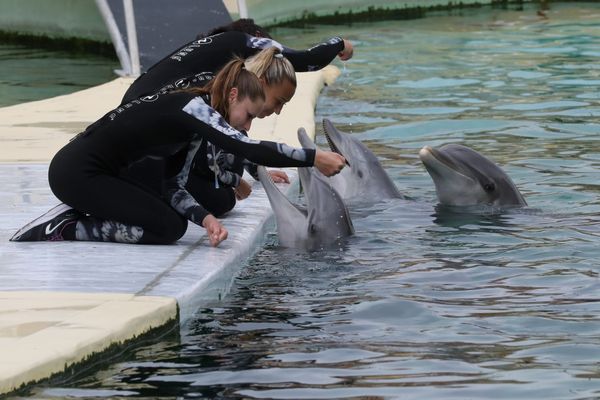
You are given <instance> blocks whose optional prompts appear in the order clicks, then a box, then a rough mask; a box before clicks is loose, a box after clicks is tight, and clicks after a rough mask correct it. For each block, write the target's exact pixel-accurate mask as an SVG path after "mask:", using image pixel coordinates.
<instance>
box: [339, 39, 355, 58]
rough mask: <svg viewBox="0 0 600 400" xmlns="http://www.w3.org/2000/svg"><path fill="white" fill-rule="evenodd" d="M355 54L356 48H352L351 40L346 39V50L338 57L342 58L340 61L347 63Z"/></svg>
mask: <svg viewBox="0 0 600 400" xmlns="http://www.w3.org/2000/svg"><path fill="white" fill-rule="evenodd" d="M353 54H354V47H353V46H352V43H350V41H349V40H346V39H344V50H342V51H340V52H339V53H338V57H339V58H340V60H342V61H346V60H349V59H351V58H352V55H353Z"/></svg>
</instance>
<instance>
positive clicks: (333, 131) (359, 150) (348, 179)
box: [323, 118, 405, 201]
mask: <svg viewBox="0 0 600 400" xmlns="http://www.w3.org/2000/svg"><path fill="white" fill-rule="evenodd" d="M323 130H324V131H325V138H326V139H327V142H328V143H329V147H330V148H331V150H332V151H335V152H337V153H340V154H341V155H343V156H344V157H345V158H346V160H347V164H348V165H347V167H345V168H344V169H343V170H342V171H341V172H340V173H339V174H337V175H334V176H332V177H330V178H329V179H330V182H331V185H332V186H334V187H335V188H336V190H337V191H338V192H339V193H340V194H341V196H342V198H344V199H345V200H358V201H360V200H367V201H374V200H383V199H390V198H405V196H403V195H402V194H401V193H400V191H399V190H398V188H397V187H396V185H394V182H393V181H392V179H391V178H390V177H389V176H388V174H387V173H386V172H385V170H384V169H383V166H382V165H381V163H380V162H379V160H378V159H377V156H375V154H373V152H372V151H371V150H369V148H368V147H367V146H365V145H364V144H363V143H362V142H361V141H360V140H358V139H357V138H355V137H353V136H352V135H350V134H348V133H344V132H341V131H339V130H338V129H337V128H336V127H335V126H334V125H333V123H332V122H331V121H330V120H328V119H326V118H324V119H323Z"/></svg>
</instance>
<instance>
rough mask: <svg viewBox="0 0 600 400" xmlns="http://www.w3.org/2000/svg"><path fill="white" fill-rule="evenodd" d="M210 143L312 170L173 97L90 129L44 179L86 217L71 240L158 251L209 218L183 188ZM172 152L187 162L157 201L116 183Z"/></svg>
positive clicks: (305, 160) (133, 106)
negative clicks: (126, 171) (127, 171)
mask: <svg viewBox="0 0 600 400" xmlns="http://www.w3.org/2000/svg"><path fill="white" fill-rule="evenodd" d="M208 140H210V142H212V143H214V144H216V145H217V146H219V147H221V148H223V149H226V151H228V152H231V153H233V154H236V155H239V156H242V157H244V158H247V159H249V160H251V161H253V162H256V163H260V164H264V165H270V166H274V167H278V166H279V167H282V166H309V165H312V164H313V163H314V156H315V152H314V151H313V150H303V149H295V148H292V147H289V146H287V145H284V144H280V143H274V142H268V141H256V140H251V139H249V138H247V137H246V136H245V135H243V134H241V133H240V132H238V131H236V130H234V129H233V128H231V127H230V126H229V125H228V124H227V123H226V122H225V121H224V120H223V119H222V117H221V116H220V115H219V114H218V113H217V112H216V111H214V110H213V109H212V108H210V107H209V106H208V105H207V104H206V101H205V99H203V98H202V97H197V96H196V95H193V94H190V93H185V92H178V93H171V94H163V95H157V96H154V97H153V98H152V99H146V101H141V100H134V101H132V102H130V103H126V104H123V105H122V106H121V107H119V108H117V109H115V110H113V111H111V112H109V113H107V114H106V115H105V116H104V117H102V118H101V119H100V120H98V121H97V122H95V123H94V124H92V125H90V126H89V127H88V128H87V129H86V130H85V131H84V132H82V133H80V134H79V135H77V136H76V137H75V138H74V139H73V140H72V141H71V142H69V143H68V144H67V145H66V146H65V147H63V148H62V149H61V150H60V151H59V152H58V153H57V154H56V155H55V156H54V158H53V159H52V162H51V163H50V168H49V172H48V177H49V182H50V187H51V189H52V191H53V192H54V194H55V195H56V197H58V198H59V199H60V200H61V201H62V202H64V203H65V204H67V205H69V206H71V207H73V208H75V209H76V210H78V211H80V212H82V213H84V214H86V215H85V216H82V218H80V219H79V220H78V223H77V228H76V232H75V234H76V237H75V238H76V239H77V240H95V241H115V242H125V243H159V244H162V243H171V242H174V241H176V240H177V239H179V238H180V237H181V236H182V235H183V234H184V233H185V230H186V228H187V221H186V219H187V220H190V221H192V222H194V223H196V224H199V225H200V224H201V222H202V220H203V219H204V217H205V216H206V215H207V214H208V213H207V211H206V210H205V209H204V208H203V207H202V206H201V205H199V204H198V203H197V202H196V201H195V200H194V198H193V197H192V196H191V195H190V194H189V193H188V192H187V191H186V190H185V185H186V183H187V178H188V174H189V170H190V167H191V163H192V160H193V157H194V155H195V151H196V150H197V149H198V148H200V147H201V146H202V145H203V144H205V143H206V141H208ZM182 151H183V152H184V153H182ZM177 153H180V154H186V158H185V159H182V160H181V163H180V168H178V169H177V170H176V173H175V174H174V175H173V176H171V177H162V179H163V181H165V182H167V188H166V190H165V193H164V196H163V197H161V196H159V195H158V194H156V193H154V192H152V191H148V190H145V189H144V188H143V187H141V186H139V185H137V184H135V183H132V182H131V181H129V180H127V179H124V178H123V177H121V176H120V172H121V171H122V169H123V168H124V167H126V166H128V165H131V164H132V163H135V162H136V161H139V160H141V159H143V158H144V157H154V158H164V157H171V156H172V155H173V154H177ZM65 239H73V238H72V237H71V238H69V237H65Z"/></svg>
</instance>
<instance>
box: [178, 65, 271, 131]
mask: <svg viewBox="0 0 600 400" xmlns="http://www.w3.org/2000/svg"><path fill="white" fill-rule="evenodd" d="M233 88H237V90H238V100H240V101H241V100H243V99H245V98H249V99H250V100H251V101H256V100H258V99H260V100H263V101H264V100H265V92H264V90H263V87H262V85H261V83H260V81H259V79H258V77H257V76H256V75H255V74H254V73H252V72H250V71H249V70H247V69H246V68H245V67H244V60H243V59H241V58H239V57H236V58H234V59H233V60H231V61H229V62H228V63H227V64H225V66H224V67H223V68H222V69H221V70H220V71H219V73H218V74H217V76H215V77H214V78H213V79H212V80H211V81H210V82H209V83H208V84H206V86H204V87H201V88H191V89H186V90H185V91H186V92H191V93H196V94H200V95H202V94H210V97H211V106H212V108H214V109H215V110H217V111H218V112H219V114H221V115H222V116H223V118H225V119H226V120H227V119H228V118H229V93H230V92H231V89H233Z"/></svg>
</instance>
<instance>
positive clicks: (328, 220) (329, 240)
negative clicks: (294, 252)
mask: <svg viewBox="0 0 600 400" xmlns="http://www.w3.org/2000/svg"><path fill="white" fill-rule="evenodd" d="M298 139H299V140H300V143H301V144H302V146H303V147H307V148H314V147H315V144H314V143H313V142H312V140H310V139H309V138H308V135H307V134H306V131H305V130H304V129H303V128H300V129H299V130H298ZM298 175H299V177H300V183H301V185H302V187H303V188H304V195H305V197H306V208H302V207H300V206H298V205H296V204H293V203H292V202H291V201H290V200H289V199H288V198H287V197H286V196H285V195H284V194H283V193H282V192H281V191H280V190H279V189H278V188H277V186H275V184H274V183H273V181H272V180H271V178H270V176H269V174H268V173H267V171H266V169H265V168H264V167H262V166H260V167H258V178H259V180H260V182H261V183H262V185H263V187H264V189H265V192H266V194H267V197H268V198H269V202H270V203H271V207H272V208H273V212H274V214H275V222H276V224H277V236H278V238H279V244H280V245H281V246H283V247H300V248H306V249H308V250H319V249H322V248H327V247H332V246H335V245H339V244H340V243H341V241H342V240H343V239H344V238H345V237H347V236H350V235H352V234H354V226H353V225H352V220H351V218H350V214H349V212H348V208H347V207H346V204H345V203H344V201H343V199H342V198H341V196H340V195H339V193H338V192H337V191H336V190H335V189H334V188H333V187H332V186H331V184H330V183H329V181H328V179H327V178H326V177H325V176H324V175H323V174H321V173H320V172H319V171H318V170H316V169H314V168H312V167H308V168H298Z"/></svg>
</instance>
